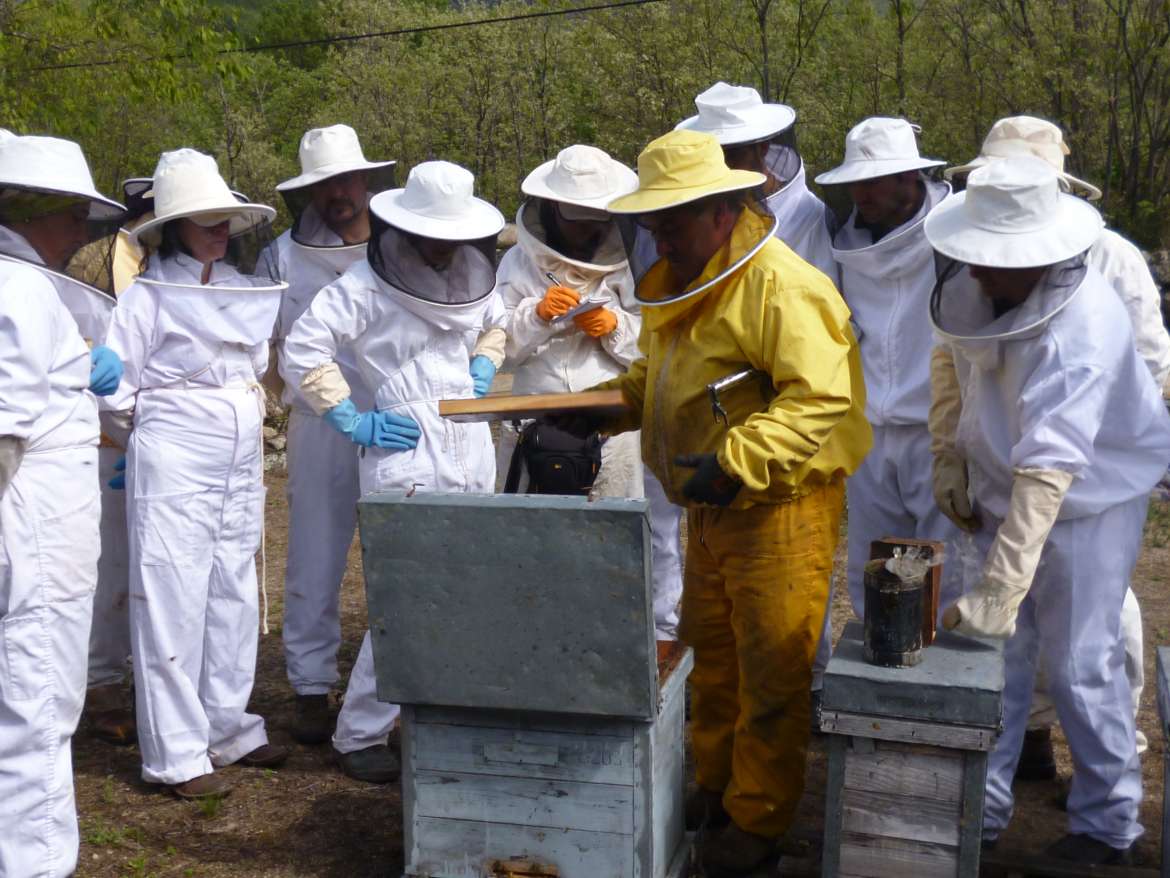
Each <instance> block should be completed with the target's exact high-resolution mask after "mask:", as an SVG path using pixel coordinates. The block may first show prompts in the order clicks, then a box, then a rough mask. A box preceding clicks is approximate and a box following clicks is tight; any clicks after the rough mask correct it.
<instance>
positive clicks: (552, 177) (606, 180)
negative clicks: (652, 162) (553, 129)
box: [520, 144, 638, 219]
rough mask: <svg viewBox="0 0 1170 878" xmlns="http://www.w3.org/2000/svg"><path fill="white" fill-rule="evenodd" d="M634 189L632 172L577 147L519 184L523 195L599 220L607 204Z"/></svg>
mask: <svg viewBox="0 0 1170 878" xmlns="http://www.w3.org/2000/svg"><path fill="white" fill-rule="evenodd" d="M637 188H638V175H637V174H636V173H635V172H634V170H633V169H632V168H628V167H626V166H625V165H623V164H622V163H621V162H619V161H617V160H616V159H614V158H611V157H610V155H609V153H607V152H605V151H604V150H601V149H598V148H597V147H595V146H583V145H581V144H577V145H575V146H567V147H565V148H564V149H562V150H561V151H560V152H559V153H557V157H556V158H555V159H553V160H552V161H548V162H545V163H544V164H543V165H541V166H540V167H538V168H536V170H534V171H533V172H532V173H531V174H529V175H528V176H527V177H525V178H524V182H523V183H521V184H520V191H521V192H523V193H524V194H525V195H530V196H532V197H534V198H545V199H548V200H550V201H556V202H559V203H561V204H570V205H573V206H574V207H580V208H584V209H585V210H586V211H590V212H596V213H597V214H598V217H599V218H602V219H603V218H604V217H602V216H601V214H604V213H605V206H606V205H607V204H609V202H611V201H613V200H614V199H615V198H620V197H621V196H622V195H627V194H629V193H630V192H633V191H634V190H635V189H637ZM567 218H568V219H572V218H573V217H567Z"/></svg>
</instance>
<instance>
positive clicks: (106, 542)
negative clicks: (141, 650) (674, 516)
mask: <svg viewBox="0 0 1170 878" xmlns="http://www.w3.org/2000/svg"><path fill="white" fill-rule="evenodd" d="M124 453H125V452H123V451H122V449H120V448H110V447H101V448H99V449H98V483H99V484H98V487H99V489H100V490H101V495H102V518H101V535H102V536H101V539H102V555H101V560H99V561H98V569H97V591H96V592H95V593H94V596H93V627H92V628H91V629H90V633H89V681H88V684H89V686H90V687H94V686H110V685H115V686H116V685H119V684H121V683H123V682H125V680H126V670H127V668H128V667H129V663H130V570H129V565H130V546H129V542H128V540H127V536H126V492H125V490H120V491H119V490H115V489H114V488H111V487H110V486H109V484H108V483H109V481H110V479H112V478H113V477H114V476H115V475H117V473H116V472H115V471H114V464H115V463H117V462H118V460H119V458H121V457H122V455H123V454H124Z"/></svg>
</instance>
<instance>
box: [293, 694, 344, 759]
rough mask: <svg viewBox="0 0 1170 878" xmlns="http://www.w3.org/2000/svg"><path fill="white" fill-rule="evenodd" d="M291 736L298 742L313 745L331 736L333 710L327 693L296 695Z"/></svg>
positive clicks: (308, 745) (321, 742)
mask: <svg viewBox="0 0 1170 878" xmlns="http://www.w3.org/2000/svg"><path fill="white" fill-rule="evenodd" d="M296 711H297V714H296V719H294V720H293V727H292V736H293V740H294V741H296V742H297V743H298V744H304V745H305V746H307V747H314V746H316V745H317V744H324V743H325V742H326V741H328V740H329V739H330V738H331V737H332V736H333V725H334V718H333V711H331V710H330V709H329V696H328V695H298V696H297V706H296Z"/></svg>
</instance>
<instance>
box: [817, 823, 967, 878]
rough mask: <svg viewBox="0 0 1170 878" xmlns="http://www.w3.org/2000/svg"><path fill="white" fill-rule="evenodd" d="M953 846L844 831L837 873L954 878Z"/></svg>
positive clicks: (862, 876)
mask: <svg viewBox="0 0 1170 878" xmlns="http://www.w3.org/2000/svg"><path fill="white" fill-rule="evenodd" d="M957 859H958V858H957V856H956V849H955V848H953V847H946V846H943V845H935V844H927V843H924V842H915V841H911V840H907V839H898V838H877V837H873V836H866V835H857V834H855V833H846V835H845V837H844V838H843V840H842V843H841V871H840V873H839V875H840V876H843V878H844V876H858V878H954V876H955V874H956V868H957Z"/></svg>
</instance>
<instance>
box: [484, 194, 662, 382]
mask: <svg viewBox="0 0 1170 878" xmlns="http://www.w3.org/2000/svg"><path fill="white" fill-rule="evenodd" d="M516 235H517V243H516V246H515V247H513V248H512V249H510V250H509V251H508V252H507V253H505V254H504V257H503V259H501V260H500V267H499V270H498V272H497V278H498V284H499V286H498V289H499V293H500V297H501V299H502V301H503V304H504V307H505V308H506V309H507V314H508V323H507V332H508V347H507V363H508V365H509V367H510V368H514V369H515V378H514V383H513V385H512V389H513V392H515V393H564V392H570V391H574V392H575V391H579V390H585V389H587V388H590V387H593V386H594V385H596V384H600V383H601V382H603V381H608V380H609V379H610V378H613V377H615V376H617V375H620V374H621V373H622V372H624V371H626V369H627V368H628V367H629V365H630V363H632V362H633V361H634V360H636V359H637V358H638V357H639V356H641V354H640V353H639V351H638V331H639V329H640V328H641V323H642V318H641V315H640V313H639V311H640V309H639V305H638V302H637V300H636V299H635V298H634V279H633V276H632V275H631V274H630V269H629V266H628V265H627V264H626V255H625V250H624V248H623V247H622V243H621V239H620V235H619V234H618V230H617V228H616V226H615V227H614V228H613V229H612V233H611V235H610V237H609V239H608V240H606V241H605V242H604V243H603V244H602V245H601V247H600V248H599V250H598V253H597V256H596V258H597V262H596V263H588V262H578V261H576V260H573V259H568V258H567V257H565V256H562V255H561V254H559V253H557V252H556V251H555V250H553V249H552V248H551V247H549V246H548V245H547V244H546V243H545V241H544V229H543V228H542V226H541V224H540V216H539V210H538V208H537V205H536V203H535V202H530V203H528V204H525V205H524V206H522V207H521V208H520V211H519V212H518V213H517V214H516ZM546 272H551V273H552V274H553V275H555V276H556V277H557V279H558V280H560V281H561V283H563V284H564V285H565V286H567V287H569V288H570V289H573V290H575V291H577V293H578V294H579V295H580V296H581V298H582V299H584V298H586V297H588V296H603V297H604V298H605V299H606V300H607V303H606V306H605V307H607V308H609V310H611V311H612V312H613V313H614V315H615V316H616V317H617V321H618V325H617V329H615V330H614V331H613V332H611V333H610V334H609V335H606V336H603V337H601V338H593V337H591V336H589V335H587V334H586V333H584V332H581V331H580V330H579V329H578V328H577V327H576V325H574V323H573V321H572V320H566V321H561V322H560V323H545V321H543V320H542V319H541V318H540V317H539V316H537V313H536V306H537V305H539V304H540V302H541V300H542V299H543V298H544V294H545V291H546V290H547V289H548V288H549V287H550V286H552V281H551V280H549V279H548V278H547V277H546V276H545V273H546Z"/></svg>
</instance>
